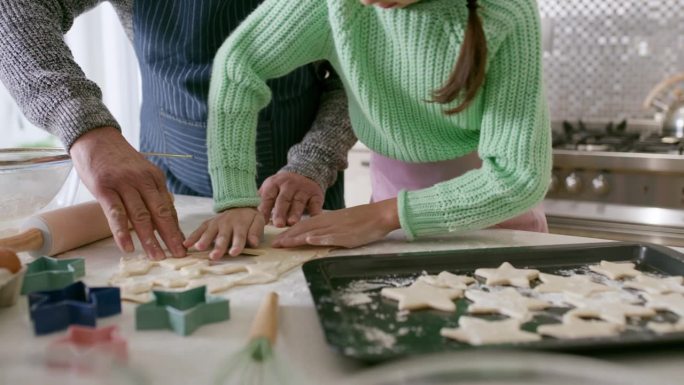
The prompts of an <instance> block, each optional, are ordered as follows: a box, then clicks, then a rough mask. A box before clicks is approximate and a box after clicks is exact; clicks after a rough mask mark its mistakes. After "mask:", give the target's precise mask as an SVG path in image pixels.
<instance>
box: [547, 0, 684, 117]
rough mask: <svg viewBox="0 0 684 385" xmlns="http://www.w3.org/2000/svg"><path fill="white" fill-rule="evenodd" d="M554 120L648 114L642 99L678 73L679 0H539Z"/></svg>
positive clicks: (683, 10)
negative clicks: (661, 82) (643, 106)
mask: <svg viewBox="0 0 684 385" xmlns="http://www.w3.org/2000/svg"><path fill="white" fill-rule="evenodd" d="M538 2H539V8H540V13H541V17H542V28H543V35H544V37H543V45H544V66H545V68H544V71H545V75H544V76H545V80H546V87H547V93H548V98H549V104H550V109H551V116H552V119H553V120H556V121H557V120H563V119H568V120H573V119H578V118H582V119H585V120H590V119H622V118H646V119H648V118H652V117H653V112H651V111H645V110H643V109H642V108H641V104H642V102H643V100H644V98H645V97H646V95H647V94H648V92H649V91H650V90H651V89H652V88H653V87H654V86H655V85H656V84H657V83H659V82H660V81H661V80H663V79H664V78H666V77H668V76H671V75H674V74H677V73H679V72H684V0H538Z"/></svg>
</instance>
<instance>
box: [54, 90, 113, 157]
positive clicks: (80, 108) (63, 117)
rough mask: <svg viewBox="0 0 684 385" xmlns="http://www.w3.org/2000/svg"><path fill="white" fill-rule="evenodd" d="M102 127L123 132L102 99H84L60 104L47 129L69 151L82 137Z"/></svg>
mask: <svg viewBox="0 0 684 385" xmlns="http://www.w3.org/2000/svg"><path fill="white" fill-rule="evenodd" d="M100 127H114V128H116V129H117V130H119V131H121V127H120V126H119V123H117V121H116V119H114V116H112V114H111V113H110V112H109V110H108V109H107V107H106V106H105V105H104V103H102V100H101V99H100V98H98V97H82V98H76V99H67V100H64V101H62V102H60V103H59V104H58V105H57V106H56V107H55V109H54V110H53V111H52V113H51V119H50V121H49V122H48V127H47V128H48V130H49V131H50V132H52V133H53V134H55V135H56V136H57V137H58V138H59V139H60V140H61V141H62V143H63V144H64V147H65V148H66V150H67V151H69V150H70V149H71V146H72V145H73V144H74V142H75V141H76V139H78V138H79V137H80V136H81V135H83V134H85V133H86V132H88V131H90V130H93V129H96V128H100Z"/></svg>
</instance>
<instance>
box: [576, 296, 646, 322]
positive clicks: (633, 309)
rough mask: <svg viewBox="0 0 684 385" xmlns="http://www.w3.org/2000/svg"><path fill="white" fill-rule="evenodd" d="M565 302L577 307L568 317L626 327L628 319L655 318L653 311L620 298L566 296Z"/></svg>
mask: <svg viewBox="0 0 684 385" xmlns="http://www.w3.org/2000/svg"><path fill="white" fill-rule="evenodd" d="M565 301H566V302H568V303H569V304H571V305H573V306H576V307H577V308H576V309H572V310H570V311H569V312H567V313H565V316H567V317H574V318H582V317H595V318H599V319H602V320H604V321H607V322H611V323H614V324H617V325H626V324H627V317H653V316H655V315H656V312H655V311H654V310H653V309H650V308H647V307H643V306H637V305H633V304H630V303H627V302H625V301H624V300H622V298H620V297H618V296H598V297H589V298H580V297H577V296H572V295H566V296H565Z"/></svg>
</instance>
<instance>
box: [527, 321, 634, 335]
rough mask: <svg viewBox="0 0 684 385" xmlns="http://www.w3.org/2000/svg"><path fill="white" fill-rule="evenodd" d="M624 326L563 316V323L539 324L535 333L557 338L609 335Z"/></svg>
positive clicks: (617, 332)
mask: <svg viewBox="0 0 684 385" xmlns="http://www.w3.org/2000/svg"><path fill="white" fill-rule="evenodd" d="M623 329H624V326H622V325H618V324H614V323H611V322H604V321H587V320H583V319H581V318H575V317H571V316H564V317H563V323H560V324H551V325H541V326H539V327H538V328H537V333H539V334H541V335H545V336H550V337H554V338H558V339H574V338H593V337H610V336H615V335H617V334H619V333H620V332H621V331H622V330H623Z"/></svg>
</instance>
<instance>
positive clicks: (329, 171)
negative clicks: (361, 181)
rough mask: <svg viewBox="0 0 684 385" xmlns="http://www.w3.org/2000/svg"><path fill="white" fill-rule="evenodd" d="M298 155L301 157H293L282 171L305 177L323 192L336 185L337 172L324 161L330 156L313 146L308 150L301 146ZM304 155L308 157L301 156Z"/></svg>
mask: <svg viewBox="0 0 684 385" xmlns="http://www.w3.org/2000/svg"><path fill="white" fill-rule="evenodd" d="M298 154H299V156H291V157H290V159H289V161H288V163H287V164H286V165H285V166H284V167H283V168H281V169H280V171H285V172H294V173H295V174H299V175H302V176H305V177H307V178H309V179H311V180H313V181H314V182H316V183H318V185H319V186H321V189H322V190H323V191H325V190H327V189H328V188H329V187H330V186H332V185H333V184H335V181H337V170H335V169H334V167H331V165H330V164H328V163H324V162H323V160H324V159H330V154H327V153H326V152H325V151H323V150H321V149H318V148H315V147H313V146H308V147H306V148H303V147H301V146H300V147H299V148H298ZM304 154H306V155H307V156H306V157H303V156H301V155H304Z"/></svg>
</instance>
